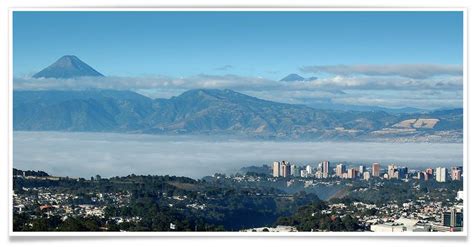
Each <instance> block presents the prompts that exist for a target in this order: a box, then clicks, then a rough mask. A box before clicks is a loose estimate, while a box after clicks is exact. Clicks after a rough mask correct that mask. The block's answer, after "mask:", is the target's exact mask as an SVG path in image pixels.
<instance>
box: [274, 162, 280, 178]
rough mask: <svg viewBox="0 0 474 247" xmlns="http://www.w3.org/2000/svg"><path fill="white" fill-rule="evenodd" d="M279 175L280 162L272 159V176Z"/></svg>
mask: <svg viewBox="0 0 474 247" xmlns="http://www.w3.org/2000/svg"><path fill="white" fill-rule="evenodd" d="M279 176H280V162H278V161H274V162H273V177H279Z"/></svg>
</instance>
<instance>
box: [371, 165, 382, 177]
mask: <svg viewBox="0 0 474 247" xmlns="http://www.w3.org/2000/svg"><path fill="white" fill-rule="evenodd" d="M372 177H380V164H379V163H373V164H372Z"/></svg>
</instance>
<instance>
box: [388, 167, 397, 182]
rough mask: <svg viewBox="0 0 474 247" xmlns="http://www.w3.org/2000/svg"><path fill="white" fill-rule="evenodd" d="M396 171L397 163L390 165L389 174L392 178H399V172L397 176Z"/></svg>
mask: <svg viewBox="0 0 474 247" xmlns="http://www.w3.org/2000/svg"><path fill="white" fill-rule="evenodd" d="M396 172H397V166H396V165H394V164H390V165H388V168H387V174H388V178H389V179H392V178H395V179H398V174H397V176H395V173H396Z"/></svg>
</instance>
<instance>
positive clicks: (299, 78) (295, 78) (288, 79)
mask: <svg viewBox="0 0 474 247" xmlns="http://www.w3.org/2000/svg"><path fill="white" fill-rule="evenodd" d="M317 79H318V78H317V77H308V78H304V77H302V76H300V75H298V74H289V75H287V76H285V77H283V78H282V79H281V80H280V81H286V82H292V81H314V80H317Z"/></svg>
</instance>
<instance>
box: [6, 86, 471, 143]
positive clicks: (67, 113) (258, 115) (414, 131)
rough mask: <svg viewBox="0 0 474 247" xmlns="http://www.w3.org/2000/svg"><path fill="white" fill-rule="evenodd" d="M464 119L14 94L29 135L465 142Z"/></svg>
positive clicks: (204, 93) (227, 102)
mask: <svg viewBox="0 0 474 247" xmlns="http://www.w3.org/2000/svg"><path fill="white" fill-rule="evenodd" d="M462 114H463V111H462V109H453V110H442V111H433V112H428V113H400V114H395V113H387V112H384V111H370V112H361V111H337V110H327V109H324V110H323V109H314V108H311V107H308V106H304V105H292V104H284V103H277V102H272V101H267V100H262V99H258V98H255V97H251V96H248V95H245V94H242V93H238V92H235V91H232V90H228V89H226V90H218V89H194V90H189V91H186V92H184V93H182V94H181V95H179V96H175V97H172V98H170V99H151V98H148V97H145V96H143V95H140V94H137V93H134V92H131V91H115V90H86V91H14V97H13V128H14V130H30V131H32V130H34V131H95V132H127V133H150V134H206V135H208V134H209V135H210V134H212V135H231V136H243V137H251V138H264V139H294V140H297V139H298V140H374V139H377V140H381V139H384V140H392V141H437V142H439V141H449V142H459V141H462V128H463V126H462V123H463V122H462V120H463V115H462ZM433 119H436V120H433ZM403 121H407V122H403ZM407 123H409V124H407ZM411 123H413V124H411ZM417 123H420V124H417ZM424 123H429V124H424ZM417 126H419V128H418V127H417Z"/></svg>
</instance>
